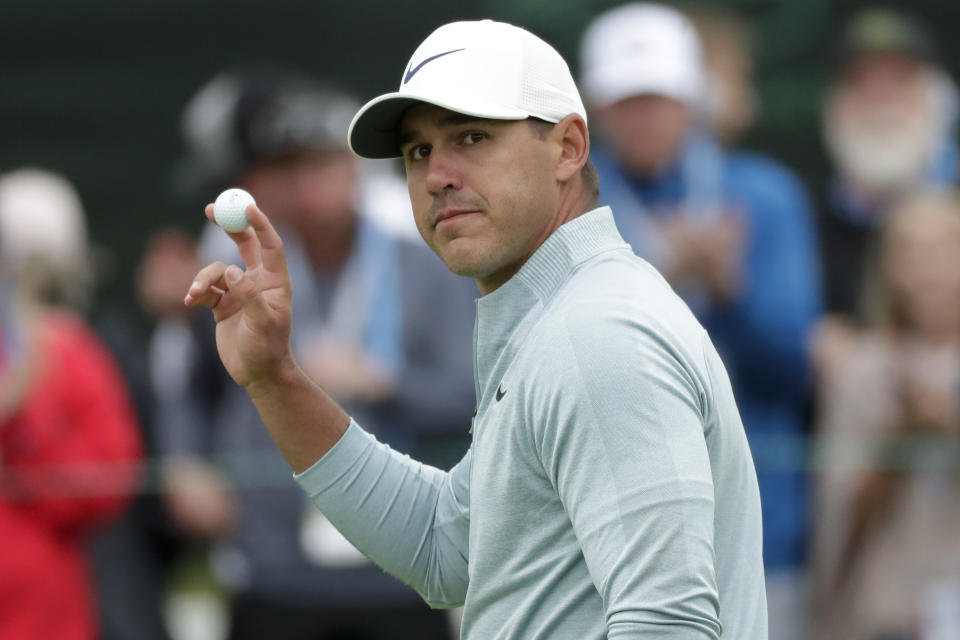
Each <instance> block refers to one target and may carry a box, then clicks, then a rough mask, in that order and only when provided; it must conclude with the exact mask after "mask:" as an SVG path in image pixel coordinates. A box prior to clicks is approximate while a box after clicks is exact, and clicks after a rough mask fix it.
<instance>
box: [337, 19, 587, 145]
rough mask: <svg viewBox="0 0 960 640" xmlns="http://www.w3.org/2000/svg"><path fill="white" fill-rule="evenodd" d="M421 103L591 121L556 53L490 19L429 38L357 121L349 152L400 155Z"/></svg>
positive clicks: (501, 115) (507, 115) (487, 114)
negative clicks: (402, 135) (403, 127)
mask: <svg viewBox="0 0 960 640" xmlns="http://www.w3.org/2000/svg"><path fill="white" fill-rule="evenodd" d="M421 102H426V103H429V104H434V105H437V106H439V107H443V108H445V109H450V110H451V111H456V112H457V113H463V114H466V115H470V116H477V117H480V118H491V119H494V120H523V119H525V118H529V117H534V118H539V119H541V120H546V121H547V122H559V121H560V120H562V119H563V118H565V117H566V116H568V115H570V114H571V113H576V114H578V115H579V116H580V117H582V118H583V119H584V121H586V118H587V115H586V110H585V109H584V108H583V102H582V101H581V100H580V94H579V92H578V91H577V86H576V83H574V81H573V77H572V76H571V75H570V69H569V68H568V67H567V63H566V62H565V61H564V60H563V58H562V57H561V56H560V54H559V53H557V51H556V49H554V48H553V47H551V46H550V45H549V44H547V43H546V42H544V41H543V40H541V39H540V38H538V37H537V36H535V35H533V34H532V33H530V32H529V31H525V30H523V29H521V28H519V27H515V26H513V25H509V24H504V23H502V22H494V21H492V20H482V21H479V22H452V23H450V24H446V25H444V26H442V27H440V28H439V29H437V30H436V31H434V32H433V33H432V34H430V36H428V37H427V39H426V40H424V41H423V42H422V43H421V44H420V46H419V47H417V50H416V51H414V53H413V57H411V58H410V62H409V63H407V67H406V69H405V70H404V72H403V76H402V77H401V79H400V89H399V90H398V91H396V92H394V93H388V94H385V95H382V96H380V97H378V98H374V99H373V100H371V101H370V102H368V103H367V104H365V105H364V106H363V108H361V109H360V111H359V112H357V115H356V116H354V118H353V122H352V123H351V124H350V133H349V141H350V148H351V149H353V151H354V152H355V153H356V154H357V155H360V156H364V157H367V158H396V157H399V156H400V145H399V141H398V133H399V132H398V130H397V129H398V127H399V124H400V118H401V116H402V115H403V113H404V111H406V110H407V109H408V108H409V107H411V106H413V105H414V104H417V103H421Z"/></svg>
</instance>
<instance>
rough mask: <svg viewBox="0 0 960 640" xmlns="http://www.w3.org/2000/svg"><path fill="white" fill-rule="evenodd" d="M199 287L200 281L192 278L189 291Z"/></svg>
mask: <svg viewBox="0 0 960 640" xmlns="http://www.w3.org/2000/svg"><path fill="white" fill-rule="evenodd" d="M199 289H200V283H199V282H197V281H196V280H194V281H193V284H191V285H190V291H194V290H199ZM188 295H189V294H188Z"/></svg>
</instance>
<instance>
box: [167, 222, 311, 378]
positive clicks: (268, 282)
mask: <svg viewBox="0 0 960 640" xmlns="http://www.w3.org/2000/svg"><path fill="white" fill-rule="evenodd" d="M206 215H207V218H209V219H210V220H211V221H213V205H212V204H208V205H207V207H206ZM247 219H248V220H249V222H250V228H247V229H245V230H243V231H241V232H239V233H227V235H229V236H230V238H232V239H233V241H234V242H235V243H236V244H237V249H238V250H239V252H240V257H241V258H242V259H243V261H244V263H245V264H246V266H247V270H246V271H245V272H244V271H243V270H242V269H240V267H238V266H236V265H229V266H228V265H225V264H224V263H222V262H215V263H213V264H210V265H207V266H206V267H204V268H203V269H201V270H200V272H199V273H198V274H197V276H196V278H195V279H194V282H193V284H192V285H190V289H189V290H188V292H187V295H186V297H185V298H184V304H186V305H187V306H188V307H193V306H197V305H202V306H204V307H207V308H209V309H210V310H212V311H213V317H214V319H215V320H216V322H217V350H218V351H219V353H220V359H221V360H222V361H223V364H224V366H225V367H226V369H227V372H228V373H229V374H230V376H231V377H232V378H233V379H234V381H236V383H237V384H239V385H241V386H243V387H245V388H249V387H250V386H251V385H255V384H257V383H258V382H264V381H270V380H276V379H279V378H280V374H281V372H283V371H284V370H285V369H287V368H290V367H295V366H296V365H295V364H294V361H293V356H292V354H291V351H290V320H291V311H290V299H291V287H290V276H289V274H288V273H287V263H286V259H285V257H284V252H283V242H282V241H281V239H280V236H279V235H278V234H277V231H276V229H274V228H273V225H271V224H270V221H269V220H268V219H267V216H266V215H264V213H263V212H262V211H260V209H258V208H257V207H256V205H250V206H248V207H247ZM248 390H249V389H248Z"/></svg>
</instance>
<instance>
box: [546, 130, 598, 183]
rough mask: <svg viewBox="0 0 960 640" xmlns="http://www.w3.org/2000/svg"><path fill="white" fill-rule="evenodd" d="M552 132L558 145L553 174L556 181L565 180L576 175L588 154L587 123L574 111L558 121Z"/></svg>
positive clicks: (588, 135) (588, 136)
mask: <svg viewBox="0 0 960 640" xmlns="http://www.w3.org/2000/svg"><path fill="white" fill-rule="evenodd" d="M553 133H554V135H555V136H556V140H557V143H558V144H559V145H560V156H559V157H558V158H557V166H556V170H555V175H556V177H557V181H559V182H567V181H568V180H570V179H571V178H573V177H574V176H576V175H577V174H578V173H579V172H580V169H581V168H582V167H583V165H584V164H586V162H587V158H588V157H589V156H590V134H589V133H588V132H587V123H586V122H584V121H583V118H581V117H580V116H578V115H577V114H575V113H571V114H570V115H568V116H567V117H566V118H564V119H563V120H561V121H560V122H558V123H557V124H556V125H555V126H554V128H553Z"/></svg>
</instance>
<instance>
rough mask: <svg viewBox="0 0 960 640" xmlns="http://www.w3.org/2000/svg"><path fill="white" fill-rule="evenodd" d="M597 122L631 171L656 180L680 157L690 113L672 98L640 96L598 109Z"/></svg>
mask: <svg viewBox="0 0 960 640" xmlns="http://www.w3.org/2000/svg"><path fill="white" fill-rule="evenodd" d="M594 119H595V122H597V123H598V125H599V127H600V130H601V131H602V132H603V136H604V139H605V140H606V141H607V143H608V144H609V145H610V146H611V147H612V148H613V151H614V152H615V153H616V155H617V157H619V158H620V161H621V162H623V163H624V164H625V165H626V167H627V169H628V170H629V171H630V172H631V173H633V174H635V175H639V176H643V177H652V176H654V175H656V174H657V172H659V171H660V170H661V169H662V168H663V167H664V166H665V165H667V164H669V163H670V162H672V161H673V160H674V159H675V158H676V157H677V155H678V154H679V153H680V148H681V145H682V144H683V139H684V136H685V135H686V133H687V125H688V112H687V107H686V105H684V104H683V103H682V102H679V101H677V100H673V99H672V98H667V97H664V96H658V95H639V96H632V97H630V98H626V99H624V100H621V101H619V102H615V103H613V104H611V105H608V106H606V107H601V108H599V109H597V110H596V111H595V114H594Z"/></svg>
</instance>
